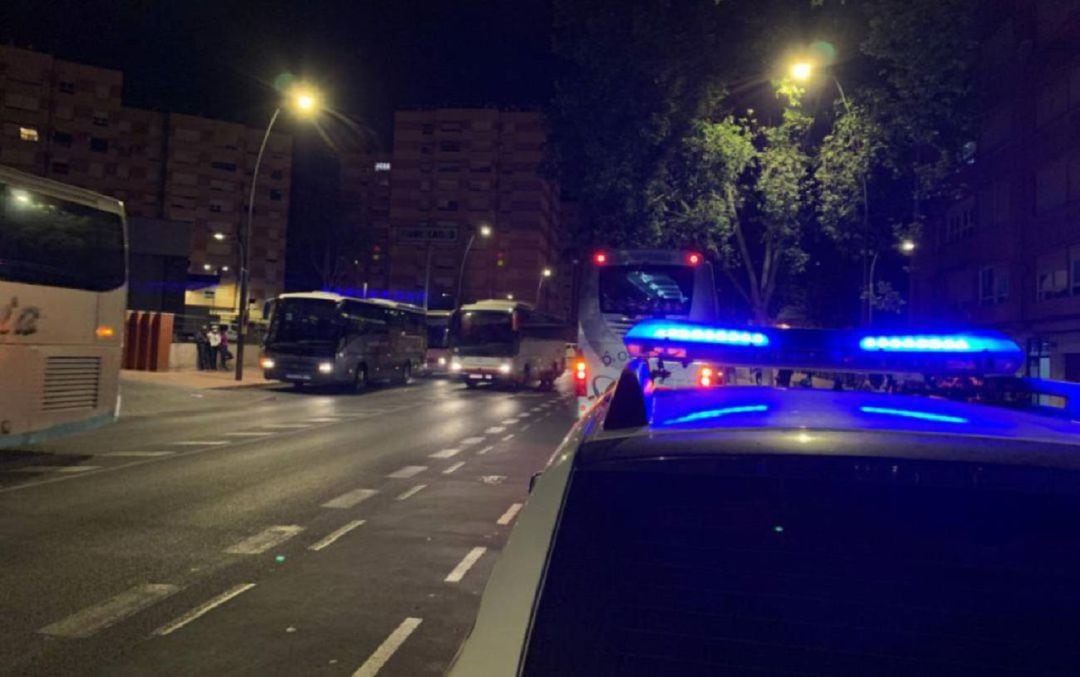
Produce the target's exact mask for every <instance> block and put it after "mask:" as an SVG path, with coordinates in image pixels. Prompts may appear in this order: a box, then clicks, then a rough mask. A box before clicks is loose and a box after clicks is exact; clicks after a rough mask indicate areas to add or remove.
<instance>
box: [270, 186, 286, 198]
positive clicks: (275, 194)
mask: <svg viewBox="0 0 1080 677" xmlns="http://www.w3.org/2000/svg"><path fill="white" fill-rule="evenodd" d="M284 196H285V194H284V193H283V192H281V190H280V189H278V188H271V189H270V199H271V200H281V199H282V198H283V197H284Z"/></svg>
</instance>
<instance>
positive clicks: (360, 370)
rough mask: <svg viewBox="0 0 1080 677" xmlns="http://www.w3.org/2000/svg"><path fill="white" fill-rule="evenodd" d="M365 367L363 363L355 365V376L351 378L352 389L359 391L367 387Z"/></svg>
mask: <svg viewBox="0 0 1080 677" xmlns="http://www.w3.org/2000/svg"><path fill="white" fill-rule="evenodd" d="M367 385H368V382H367V367H365V366H364V365H362V364H361V365H358V366H357V367H356V377H355V378H354V379H353V390H355V391H357V392H360V391H361V390H364V389H365V388H367Z"/></svg>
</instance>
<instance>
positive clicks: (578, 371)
mask: <svg viewBox="0 0 1080 677" xmlns="http://www.w3.org/2000/svg"><path fill="white" fill-rule="evenodd" d="M587 366H588V365H587V364H586V363H585V360H578V361H577V362H575V363H574V376H576V377H577V379H578V380H579V381H584V380H585V378H586V371H587Z"/></svg>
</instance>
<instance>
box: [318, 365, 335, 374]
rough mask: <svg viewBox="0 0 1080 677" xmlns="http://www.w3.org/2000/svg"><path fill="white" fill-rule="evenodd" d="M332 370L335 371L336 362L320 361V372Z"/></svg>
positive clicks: (325, 372)
mask: <svg viewBox="0 0 1080 677" xmlns="http://www.w3.org/2000/svg"><path fill="white" fill-rule="evenodd" d="M332 371H334V363H333V362H320V363H319V373H320V374H329V373H331V372H332Z"/></svg>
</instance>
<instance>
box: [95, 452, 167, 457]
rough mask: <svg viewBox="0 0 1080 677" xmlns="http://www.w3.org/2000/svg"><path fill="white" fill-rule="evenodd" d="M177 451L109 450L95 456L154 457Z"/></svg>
mask: <svg viewBox="0 0 1080 677" xmlns="http://www.w3.org/2000/svg"><path fill="white" fill-rule="evenodd" d="M175 453H176V452H175V451H109V452H106V453H104V454H95V456H108V457H110V458H153V457H155V456H172V455H173V454H175Z"/></svg>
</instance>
